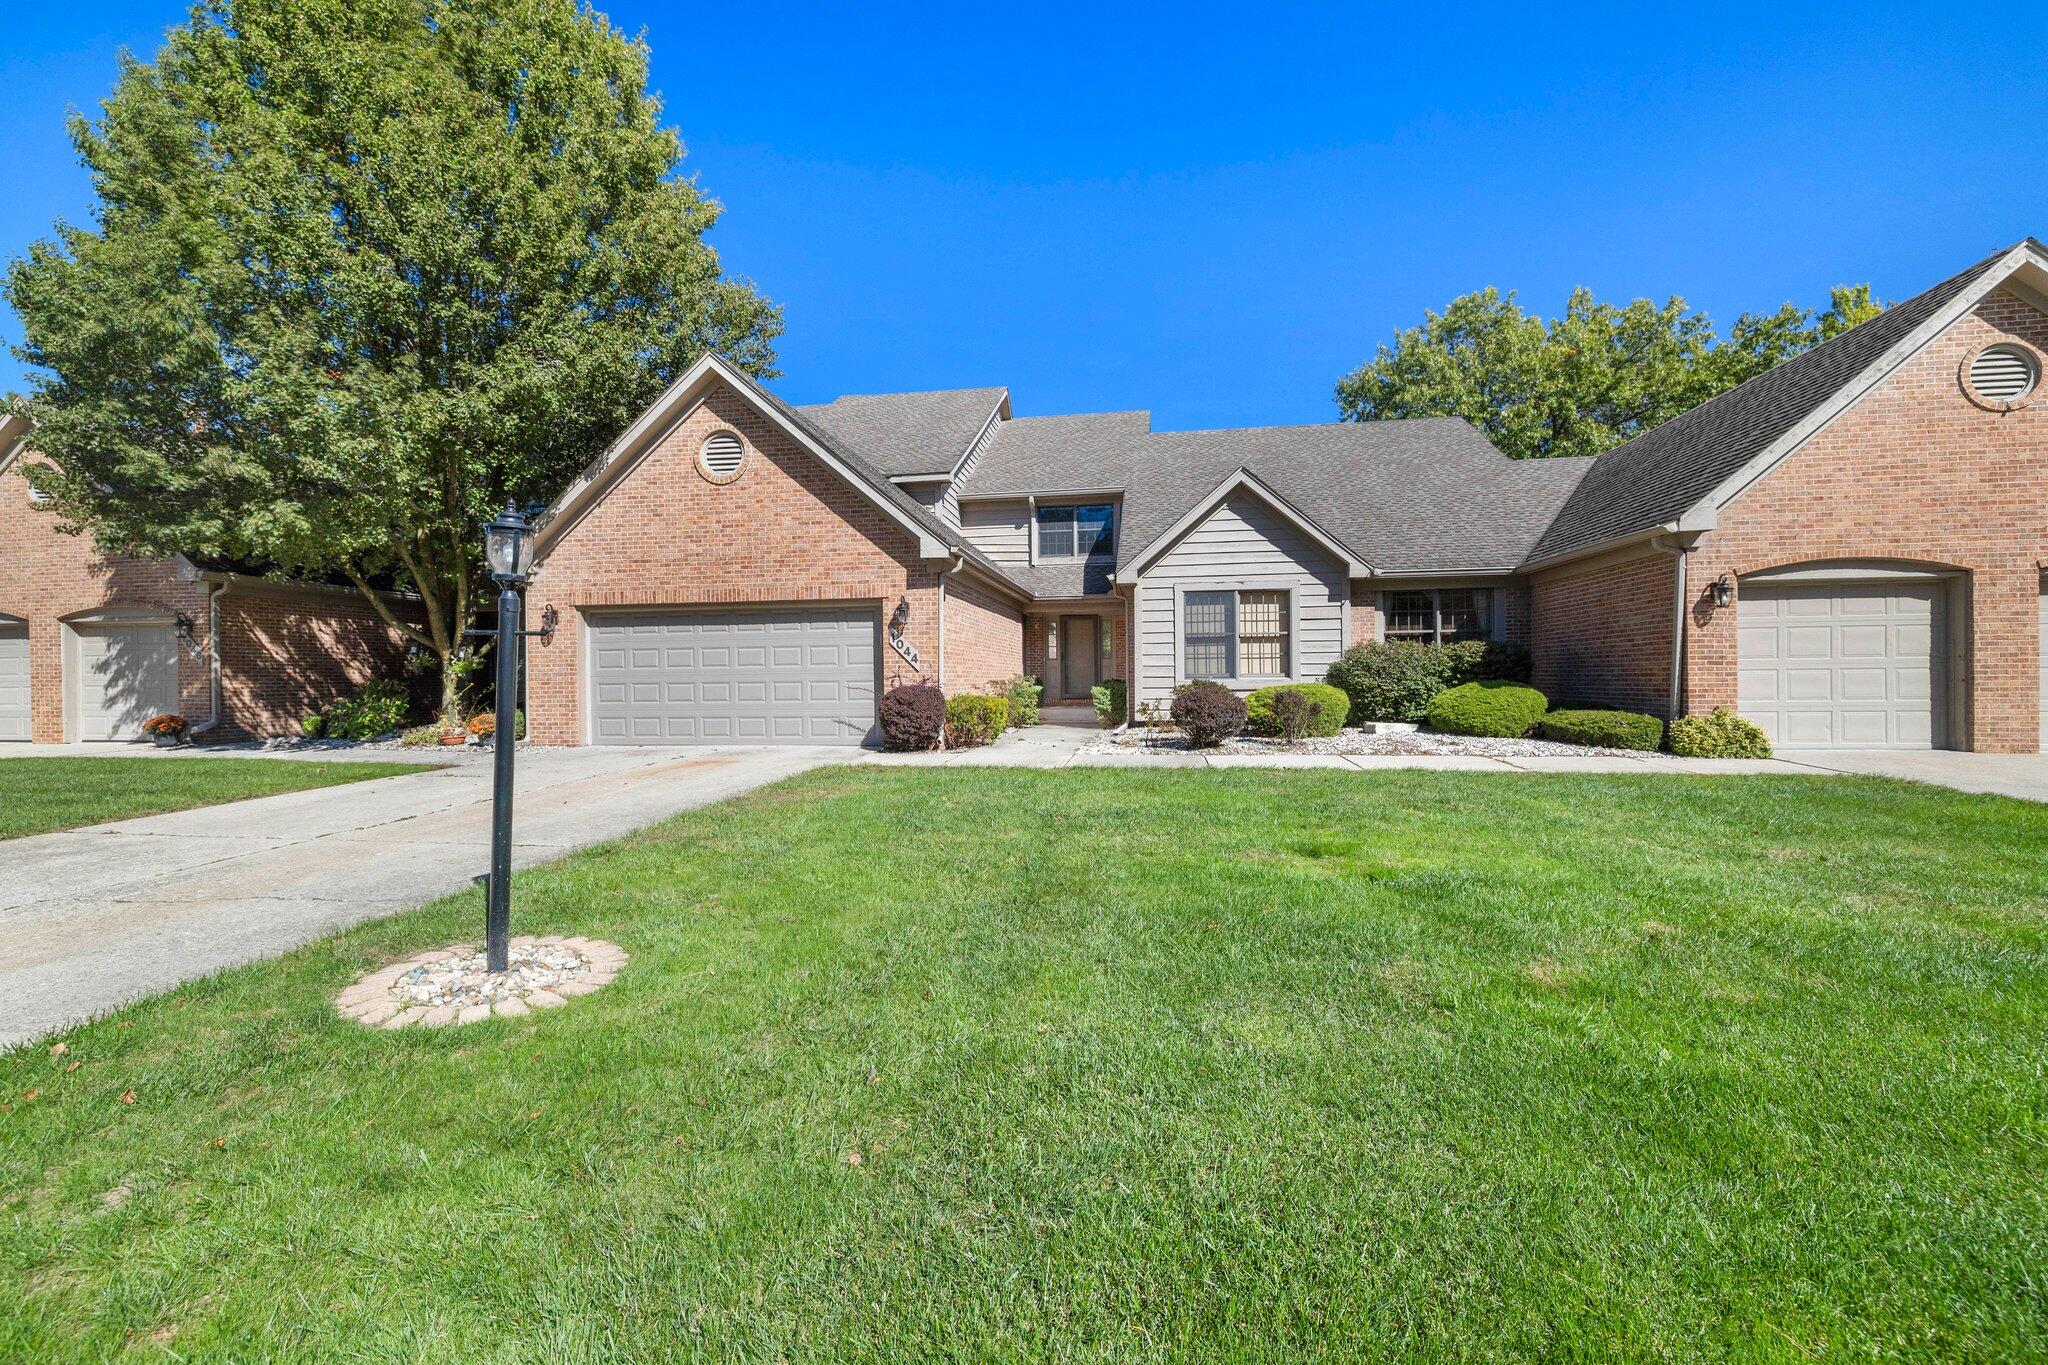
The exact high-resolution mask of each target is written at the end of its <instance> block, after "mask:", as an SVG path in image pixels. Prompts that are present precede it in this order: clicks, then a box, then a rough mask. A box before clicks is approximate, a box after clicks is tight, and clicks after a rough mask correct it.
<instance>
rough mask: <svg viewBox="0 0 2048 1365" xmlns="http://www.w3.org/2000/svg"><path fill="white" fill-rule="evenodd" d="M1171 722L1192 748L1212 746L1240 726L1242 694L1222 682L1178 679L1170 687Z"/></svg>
mask: <svg viewBox="0 0 2048 1365" xmlns="http://www.w3.org/2000/svg"><path fill="white" fill-rule="evenodd" d="M1172 715H1173V723H1174V724H1175V725H1177V726H1179V727H1180V732H1181V733H1182V734H1184V735H1186V736H1187V738H1188V744H1189V745H1190V746H1191V747H1193V748H1196V749H1213V748H1215V747H1216V746H1217V745H1219V744H1221V743H1223V742H1224V741H1225V740H1230V739H1236V738H1237V736H1238V735H1239V734H1240V733H1242V732H1243V730H1244V722H1245V709H1244V698H1243V697H1240V696H1238V695H1237V693H1235V692H1233V691H1231V690H1230V689H1229V688H1227V687H1225V686H1224V685H1223V684H1222V683H1214V682H1208V681H1202V682H1191V683H1182V684H1181V685H1180V686H1179V687H1176V688H1175V689H1174V690H1173V712H1172Z"/></svg>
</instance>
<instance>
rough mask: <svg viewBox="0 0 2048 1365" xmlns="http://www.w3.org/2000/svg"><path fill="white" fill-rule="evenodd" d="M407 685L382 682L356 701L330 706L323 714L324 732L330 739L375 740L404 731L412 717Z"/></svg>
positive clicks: (366, 689)
mask: <svg viewBox="0 0 2048 1365" xmlns="http://www.w3.org/2000/svg"><path fill="white" fill-rule="evenodd" d="M410 714H411V706H410V704H409V702H408V700H407V695H406V687H405V683H404V682H402V681H400V680H399V679H397V678H379V679H378V680H377V681H375V682H373V683H368V684H366V685H365V686H364V687H363V690H362V691H360V692H358V693H356V694H355V695H354V696H353V697H347V698H344V699H343V700H341V701H337V702H333V703H330V704H329V705H328V707H327V709H326V710H325V711H322V712H321V713H320V715H321V724H322V729H323V731H324V732H325V734H326V735H327V737H328V738H329V739H355V740H363V739H375V738H376V737H377V736H379V735H387V734H390V733H391V732H392V731H394V730H403V729H404V728H405V722H406V720H407V719H408V718H409V717H410Z"/></svg>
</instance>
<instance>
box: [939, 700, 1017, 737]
mask: <svg viewBox="0 0 2048 1365" xmlns="http://www.w3.org/2000/svg"><path fill="white" fill-rule="evenodd" d="M1009 724H1010V702H1009V699H1008V698H1006V697H984V696H982V695H980V694H979V693H975V692H962V693H961V694H960V695H959V696H957V697H948V698H946V743H947V745H948V746H949V747H951V748H955V749H972V748H976V747H978V746H980V745H983V744H993V743H994V742H995V739H996V736H998V735H1000V734H1002V732H1003V731H1004V730H1005V729H1007V728H1009Z"/></svg>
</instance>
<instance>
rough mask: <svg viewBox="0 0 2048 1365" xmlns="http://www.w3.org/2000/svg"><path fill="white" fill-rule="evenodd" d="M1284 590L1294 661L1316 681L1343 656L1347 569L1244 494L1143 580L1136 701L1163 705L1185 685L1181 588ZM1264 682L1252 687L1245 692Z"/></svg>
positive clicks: (1295, 669)
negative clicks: (1289, 601) (1289, 604)
mask: <svg viewBox="0 0 2048 1365" xmlns="http://www.w3.org/2000/svg"><path fill="white" fill-rule="evenodd" d="M1280 586H1284V587H1286V588H1287V589H1288V590H1289V591H1290V592H1291V593H1292V594H1293V595H1294V611H1293V629H1294V637H1293V638H1292V639H1291V640H1290V641H1289V664H1290V667H1291V675H1290V676H1292V677H1293V678H1294V679H1295V680H1296V681H1300V682H1318V681H1320V680H1321V679H1322V677H1323V674H1324V672H1325V671H1327V670H1328V668H1329V666H1330V665H1331V663H1332V662H1334V661H1335V660H1336V658H1337V656H1338V655H1339V654H1341V653H1343V652H1344V633H1345V632H1344V627H1345V616H1346V614H1347V613H1348V611H1349V610H1350V585H1349V583H1348V581H1347V579H1346V570H1345V566H1344V564H1343V563H1342V562H1341V561H1339V560H1338V559H1336V558H1335V557H1334V556H1332V555H1331V554H1330V553H1329V552H1328V551H1326V550H1324V549H1322V548H1321V547H1320V546H1318V545H1316V544H1315V543H1314V542H1313V541H1311V540H1309V539H1308V538H1307V537H1306V536H1304V535H1302V534H1301V532H1299V531H1298V530H1296V529H1295V527H1294V526H1293V525H1292V523H1290V522H1289V521H1288V520H1287V519H1286V518H1285V517H1283V516H1281V515H1280V513H1278V512H1276V511H1275V510H1274V509H1273V508H1272V507H1270V506H1269V505H1267V503H1266V502H1265V501H1264V500H1263V499H1260V498H1258V497H1255V496H1253V495H1252V494H1250V493H1247V492H1239V493H1237V494H1236V495H1234V496H1233V497H1231V498H1229V499H1228V500H1227V501H1225V502H1224V504H1223V505H1222V506H1220V507H1218V508H1217V509H1216V510H1215V511H1214V512H1211V513H1210V514H1209V516H1208V518H1207V519H1206V520H1204V521H1203V522H1202V523H1201V524H1200V525H1199V526H1196V527H1195V528H1194V529H1193V530H1191V531H1189V532H1187V534H1185V535H1183V536H1182V537H1181V538H1180V541H1179V542H1178V543H1177V544H1176V545H1174V547H1173V548H1172V549H1170V550H1168V551H1167V552H1166V553H1165V554H1164V555H1163V556H1161V557H1160V558H1159V560H1158V561H1157V562H1155V563H1154V564H1153V565H1152V567H1151V568H1149V569H1147V570H1146V571H1145V574H1144V576H1143V577H1142V578H1141V579H1140V580H1139V582H1138V685H1137V687H1136V689H1135V692H1136V699H1137V700H1138V701H1141V702H1145V701H1164V700H1166V699H1167V698H1168V697H1170V696H1171V695H1172V693H1173V689H1174V686H1175V685H1176V684H1177V683H1178V682H1179V681H1180V676H1179V674H1180V640H1179V636H1178V627H1177V625H1176V615H1177V612H1178V605H1179V593H1180V590H1181V589H1183V588H1198V587H1212V588H1226V587H1228V588H1238V587H1249V588H1258V587H1280ZM1257 685H1259V683H1254V682H1247V683H1245V684H1244V688H1243V689H1242V690H1249V689H1250V688H1251V687H1253V686H1257Z"/></svg>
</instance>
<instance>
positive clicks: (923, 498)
mask: <svg viewBox="0 0 2048 1365" xmlns="http://www.w3.org/2000/svg"><path fill="white" fill-rule="evenodd" d="M896 486H897V487H898V488H900V489H902V490H903V491H904V492H905V493H908V494H909V495H910V496H911V497H912V498H914V499H916V500H917V502H918V503H920V504H921V505H923V506H925V507H929V508H931V509H932V510H933V511H934V512H937V513H938V514H939V519H940V520H941V521H944V520H946V519H947V518H946V511H945V509H946V505H947V504H948V503H950V502H952V498H951V497H950V494H951V492H952V488H953V485H952V484H950V483H947V482H945V481H944V480H942V479H933V480H932V481H931V482H930V483H899V484H897V485H896ZM954 524H955V525H958V524H959V523H958V522H955V523H954Z"/></svg>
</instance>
